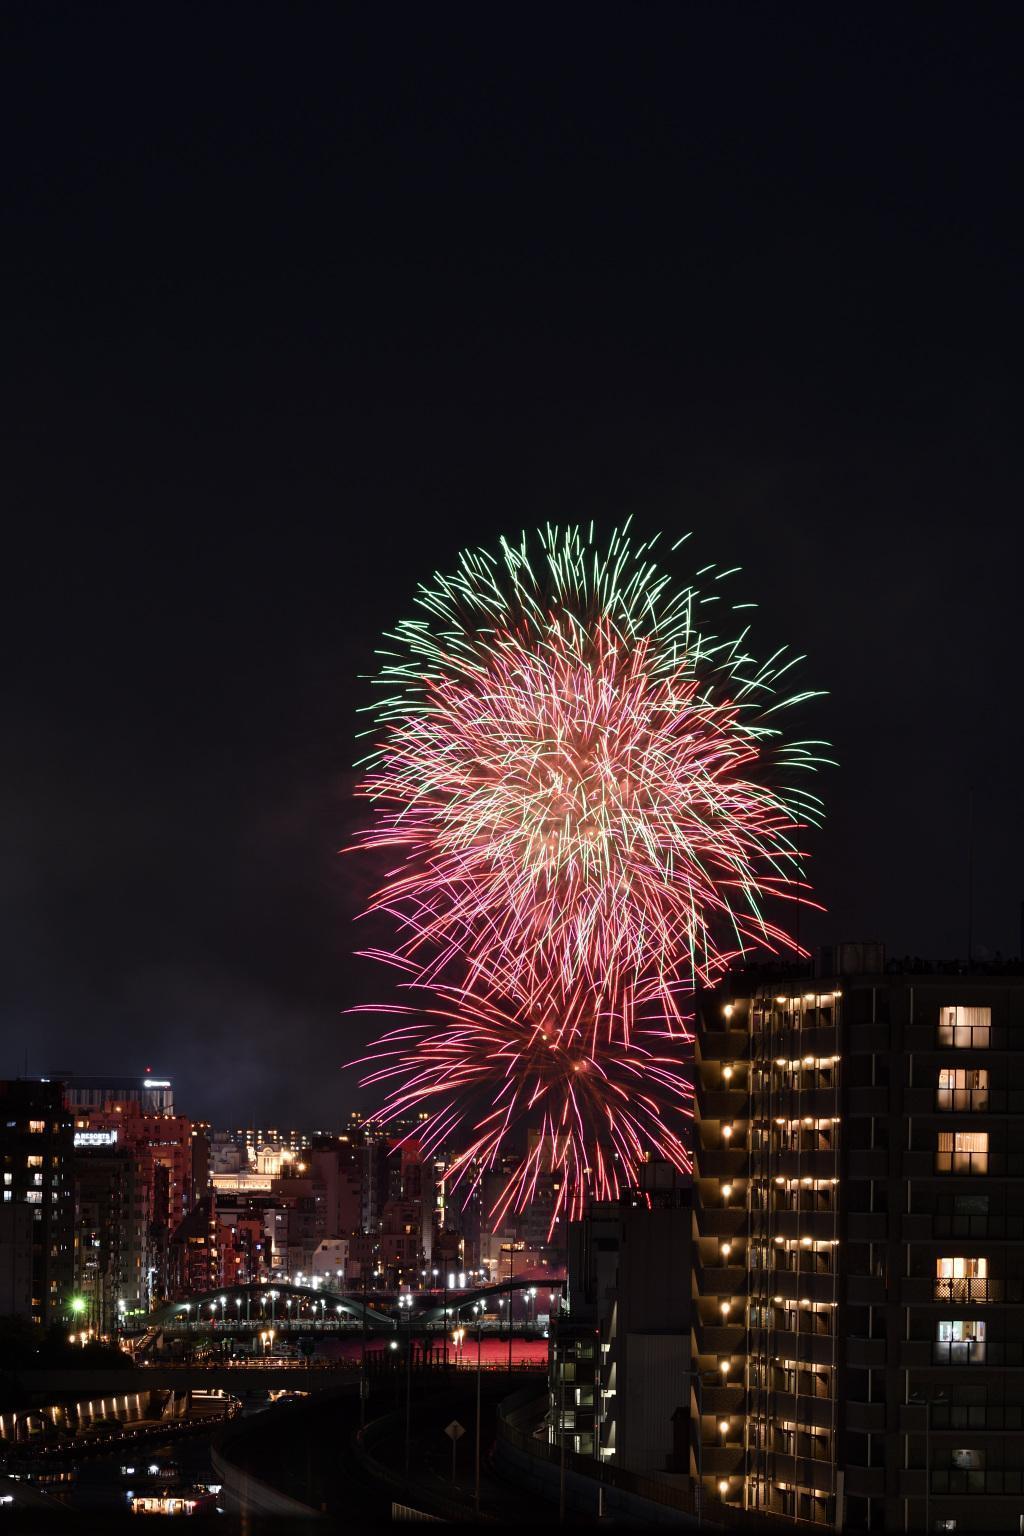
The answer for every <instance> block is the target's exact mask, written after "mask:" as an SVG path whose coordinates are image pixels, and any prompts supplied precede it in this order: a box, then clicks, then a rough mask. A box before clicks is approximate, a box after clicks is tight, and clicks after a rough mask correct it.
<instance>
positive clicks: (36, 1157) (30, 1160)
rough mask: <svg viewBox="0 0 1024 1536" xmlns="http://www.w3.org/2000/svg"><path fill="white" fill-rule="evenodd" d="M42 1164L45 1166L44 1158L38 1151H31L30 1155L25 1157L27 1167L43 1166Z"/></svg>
mask: <svg viewBox="0 0 1024 1536" xmlns="http://www.w3.org/2000/svg"><path fill="white" fill-rule="evenodd" d="M42 1166H43V1159H42V1157H41V1156H40V1154H39V1153H38V1152H30V1153H29V1155H28V1157H26V1159H25V1167H26V1168H41V1167H42Z"/></svg>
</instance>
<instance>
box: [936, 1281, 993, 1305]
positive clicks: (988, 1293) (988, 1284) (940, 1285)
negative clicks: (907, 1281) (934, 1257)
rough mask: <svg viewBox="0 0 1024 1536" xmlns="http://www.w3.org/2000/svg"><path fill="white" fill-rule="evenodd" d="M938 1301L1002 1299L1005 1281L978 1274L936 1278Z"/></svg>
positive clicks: (961, 1301) (958, 1301)
mask: <svg viewBox="0 0 1024 1536" xmlns="http://www.w3.org/2000/svg"><path fill="white" fill-rule="evenodd" d="M934 1285H935V1292H934V1299H935V1300H936V1301H952V1302H957V1303H963V1302H967V1301H983V1302H984V1301H1002V1299H1003V1282H1002V1281H1001V1280H989V1279H981V1278H980V1277H977V1276H972V1277H970V1278H961V1279H936V1280H935V1281H934Z"/></svg>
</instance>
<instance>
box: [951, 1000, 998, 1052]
mask: <svg viewBox="0 0 1024 1536" xmlns="http://www.w3.org/2000/svg"><path fill="white" fill-rule="evenodd" d="M991 1027H992V1009H991V1008H942V1009H940V1010H939V1044H940V1045H952V1046H954V1047H955V1048H956V1049H957V1050H987V1049H988V1044H989V1036H990V1033H991Z"/></svg>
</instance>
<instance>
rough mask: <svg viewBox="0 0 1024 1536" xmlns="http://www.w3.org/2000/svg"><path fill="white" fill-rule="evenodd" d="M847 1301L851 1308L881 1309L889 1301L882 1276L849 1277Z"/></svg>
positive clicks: (847, 1278)
mask: <svg viewBox="0 0 1024 1536" xmlns="http://www.w3.org/2000/svg"><path fill="white" fill-rule="evenodd" d="M846 1300H847V1302H848V1303H849V1305H850V1306H851V1307H881V1306H884V1305H885V1303H886V1301H887V1300H888V1296H887V1292H886V1285H885V1281H884V1280H883V1279H882V1278H881V1276H880V1275H847V1277H846Z"/></svg>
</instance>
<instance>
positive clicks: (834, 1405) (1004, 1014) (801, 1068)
mask: <svg viewBox="0 0 1024 1536" xmlns="http://www.w3.org/2000/svg"><path fill="white" fill-rule="evenodd" d="M831 968H832V969H833V970H834V972H835V974H834V975H832V976H831V977H827V976H817V977H815V979H813V980H806V979H803V980H785V981H779V980H777V979H776V980H770V981H766V982H765V983H764V984H761V985H757V984H755V985H751V986H748V987H744V986H742V985H740V984H737V983H736V982H735V981H734V983H733V986H732V991H731V992H730V993H729V994H722V995H719V996H717V997H714V998H712V997H708V998H706V999H705V1000H704V1005H703V1007H702V1009H701V1013H700V1016H699V1018H698V1026H697V1039H696V1042H695V1076H696V1102H695V1119H696V1124H695V1147H694V1161H695V1170H694V1175H695V1177H694V1184H695V1192H694V1236H695V1259H694V1288H695V1292H696V1303H695V1305H696V1316H695V1320H694V1328H693V1355H694V1375H693V1381H692V1398H691V1413H692V1415H693V1420H694V1424H695V1427H696V1432H695V1434H694V1438H693V1445H692V1459H691V1471H692V1473H693V1475H695V1476H697V1477H699V1478H700V1479H701V1482H702V1486H703V1489H704V1491H705V1493H706V1494H707V1495H708V1496H714V1497H717V1498H722V1499H724V1500H725V1501H726V1502H728V1503H732V1504H735V1505H741V1506H743V1507H745V1508H748V1509H757V1510H762V1511H764V1512H766V1513H769V1514H779V1515H789V1516H793V1517H796V1518H799V1519H801V1520H810V1521H814V1522H817V1523H821V1524H828V1525H834V1526H842V1527H843V1528H845V1529H848V1530H887V1531H888V1530H904V1531H917V1530H929V1531H931V1530H936V1529H940V1530H944V1531H1007V1532H1010V1531H1013V1532H1014V1533H1015V1536H1016V1533H1019V1530H1020V1520H1021V1514H1022V1511H1024V1436H1022V1435H1021V1433H1020V1430H1021V1428H1022V1425H1024V1305H1022V1301H1024V1291H1022V1277H1024V1141H1022V1137H1021V1129H1022V1128H1024V1118H1022V1117H1024V976H1022V975H1005V974H1003V975H995V974H986V973H983V972H981V971H979V970H968V971H957V970H956V969H954V968H952V967H951V968H949V969H948V970H946V971H943V970H941V969H940V970H935V971H926V970H925V969H924V968H920V967H919V968H915V969H913V970H910V971H905V972H899V971H896V970H894V969H893V968H892V967H889V968H886V967H885V965H884V963H883V959H882V955H881V952H880V949H879V947H878V946H867V947H860V946H853V947H850V946H847V947H845V948H844V949H841V950H840V951H837V952H836V954H835V956H834V963H833V966H832V967H831Z"/></svg>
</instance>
